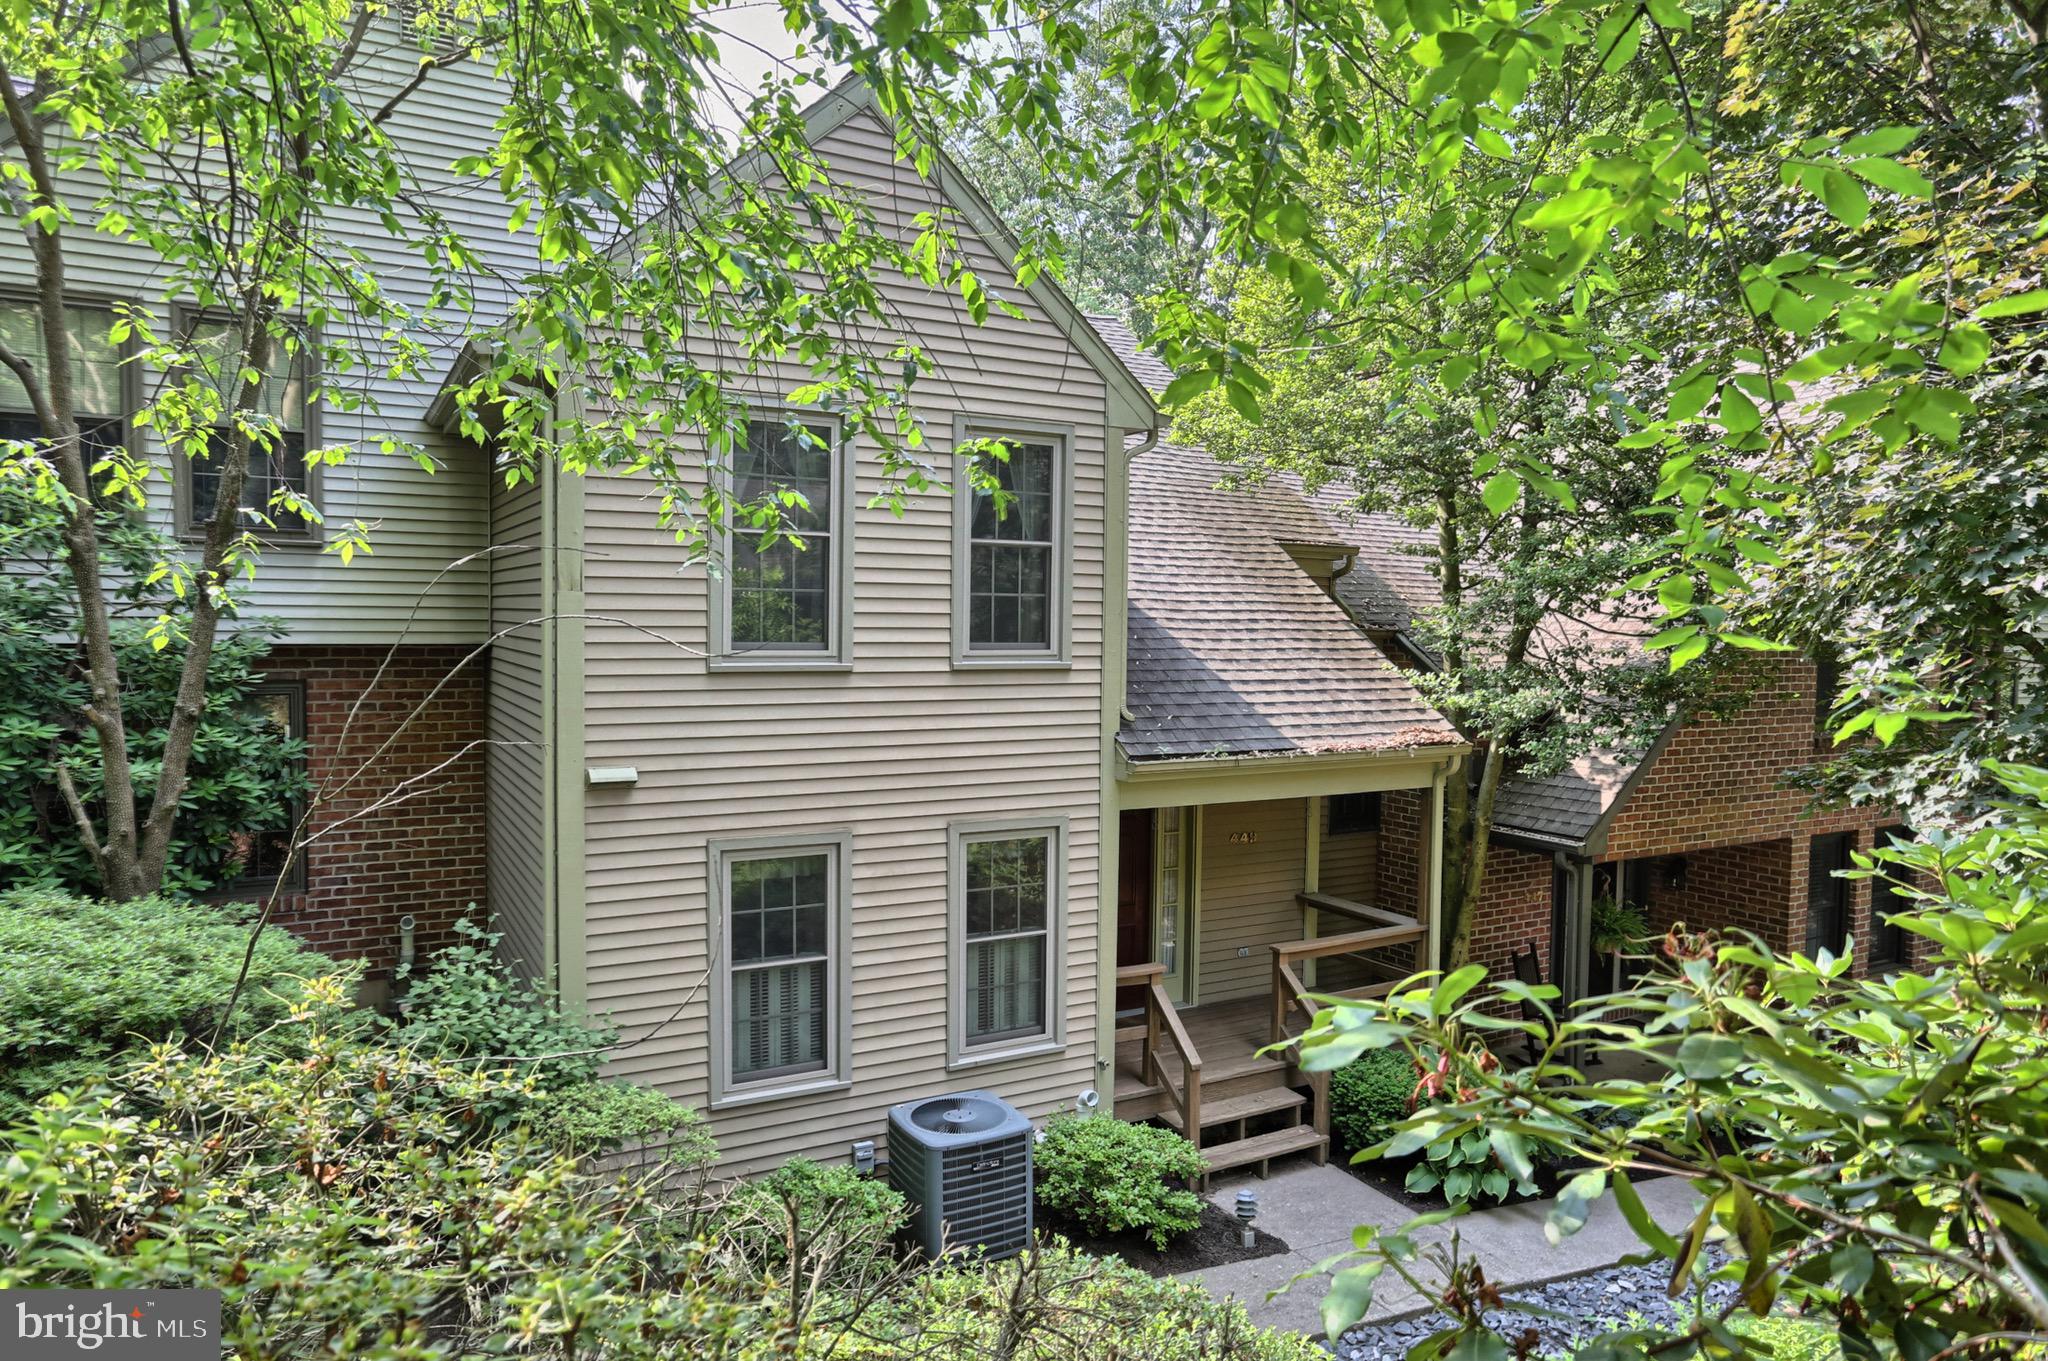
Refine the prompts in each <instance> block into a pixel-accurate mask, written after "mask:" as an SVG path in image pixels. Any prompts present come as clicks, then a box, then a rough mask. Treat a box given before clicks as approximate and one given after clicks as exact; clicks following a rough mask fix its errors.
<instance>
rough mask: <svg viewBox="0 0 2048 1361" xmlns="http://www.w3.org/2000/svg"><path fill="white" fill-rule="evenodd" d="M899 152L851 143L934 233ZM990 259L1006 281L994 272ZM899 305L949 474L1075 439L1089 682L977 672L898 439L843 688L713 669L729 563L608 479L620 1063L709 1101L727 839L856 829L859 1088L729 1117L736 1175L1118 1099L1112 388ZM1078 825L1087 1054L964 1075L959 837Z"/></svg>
mask: <svg viewBox="0 0 2048 1361" xmlns="http://www.w3.org/2000/svg"><path fill="white" fill-rule="evenodd" d="M884 137H885V134H884V133H883V132H882V131H881V130H880V128H879V127H878V126H877V125H875V124H872V123H869V122H867V121H866V120H865V119H864V118H863V119H857V120H856V121H855V122H854V123H852V124H849V125H848V127H847V128H846V129H843V130H841V132H839V133H838V134H835V136H834V137H833V138H832V139H831V140H830V141H829V142H828V143H827V145H826V151H827V154H828V155H829V156H831V157H832V158H833V159H834V161H835V163H836V164H837V165H839V167H840V169H841V171H842V173H849V172H853V171H859V172H861V173H862V174H864V175H865V176H866V177H867V179H868V181H869V182H870V184H871V186H872V187H873V189H874V190H875V191H876V193H877V201H878V202H888V201H895V202H897V203H899V205H900V207H899V209H898V210H897V211H898V212H899V215H900V216H901V217H902V218H903V219H904V220H906V221H907V218H908V215H909V214H911V213H913V212H915V211H919V210H921V209H922V208H924V207H926V206H928V205H929V199H928V197H926V196H925V193H924V191H922V190H920V189H917V188H916V183H915V177H914V176H913V175H911V173H910V172H909V171H907V170H904V171H901V172H900V173H899V172H897V171H896V170H894V169H892V168H891V167H890V165H889V157H888V154H887V149H886V142H885V141H883V140H882V139H883V138H884ZM869 143H874V144H875V145H869ZM981 266H982V268H983V269H984V270H986V271H989V272H990V273H991V274H992V275H993V274H996V272H997V271H998V269H999V267H998V265H997V263H996V261H995V260H994V258H993V257H990V256H986V254H985V253H984V258H983V259H982V261H981ZM998 277H1000V276H998ZM892 302H893V303H894V304H895V305H896V307H897V310H898V313H899V315H900V318H901V324H902V325H903V326H904V327H905V328H906V333H907V334H912V335H915V337H916V339H917V341H918V342H919V343H920V344H921V345H922V346H923V347H924V349H925V350H926V352H927V353H928V354H929V355H930V356H931V358H932V359H933V361H934V362H935V363H936V364H937V366H938V370H937V372H935V373H931V374H928V375H927V376H925V377H923V378H921V379H920V380H919V382H918V386H917V394H918V401H919V405H920V412H919V414H920V417H921V419H922V420H923V422H924V426H925V430H926V432H927V436H928V438H929V439H930V445H929V446H928V449H929V450H930V452H931V454H932V456H933V457H935V458H940V459H943V458H945V456H946V454H947V452H948V450H949V449H950V446H951V441H952V431H953V422H954V419H955V418H956V417H957V416H965V417H969V418H972V419H975V420H987V421H993V422H996V423H1000V422H1001V421H1002V420H1003V419H1005V418H1011V419H1019V420H1029V421H1038V422H1048V423H1054V424H1059V425H1067V426H1071V427H1073V430H1074V451H1073V452H1074V460H1073V462H1074V470H1075V477H1074V481H1075V486H1074V489H1073V490H1074V496H1073V512H1074V519H1073V535H1072V540H1073V554H1072V558H1073V561H1072V566H1071V571H1072V589H1073V604H1072V617H1073V628H1072V665H1071V666H1070V667H1066V668H1052V669H1039V670H1025V669H1015V668H1012V669H1004V670H992V671H991V670H956V669H954V668H953V666H952V665H951V659H952V646H953V639H952V554H953V538H952V506H951V502H950V498H949V497H947V496H946V495H944V494H941V493H928V494H921V495H915V496H912V497H911V499H910V502H909V505H908V508H907V510H906V512H905V513H904V515H903V516H902V517H901V518H898V517H896V516H894V515H892V514H890V513H889V511H888V510H886V509H881V508H877V509H870V508H868V506H867V501H868V500H869V498H870V497H872V496H874V495H876V494H877V493H879V492H881V491H882V490H883V483H882V480H881V478H880V475H879V467H878V462H877V451H876V450H875V449H874V448H873V447H872V446H869V445H866V444H857V445H856V446H855V457H856V460H857V462H856V470H857V475H858V488H857V492H856V497H855V507H856V509H855V516H854V519H855V528H854V545H855V547H854V555H855V567H854V582H855V587H854V592H853V594H854V602H853V659H854V661H853V666H852V668H851V669H850V670H848V671H843V672H810V673H803V672H787V671H783V672H731V671H723V672H716V673H709V674H707V672H706V669H705V666H704V663H703V661H702V659H701V655H700V653H701V649H703V648H704V646H705V645H706V637H707V614H706V606H707V589H706V578H705V573H704V570H703V569H702V568H701V567H698V566H691V565H688V563H687V557H686V554H685V553H684V552H683V550H681V549H679V548H678V547H677V546H676V544H675V543H674V541H673V539H672V537H671V536H670V535H668V534H667V533H665V532H663V531H662V530H660V529H659V528H657V527H656V526H655V524H654V519H653V506H652V502H651V498H650V496H649V491H650V488H649V486H648V485H647V484H646V483H644V482H640V481H634V480H624V479H593V480H592V481H591V482H590V484H589V485H588V488H587V491H588V507H587V514H586V521H585V523H586V534H587V539H586V543H587V546H588V549H589V554H590V555H589V558H588V559H587V569H586V578H585V581H586V588H587V592H588V594H587V606H588V609H589V611H590V613H591V615H592V616H594V617H593V619H592V621H591V622H590V624H589V626H588V630H587V641H586V647H585V681H586V696H587V698H586V704H585V715H586V723H587V734H586V741H587V750H586V760H587V763H588V764H590V765H633V766H637V767H638V769H639V772H640V779H639V783H638V785H637V786H635V787H634V788H631V789H625V790H596V791H591V792H590V793H589V794H588V796H587V798H586V803H585V818H584V823H585V837H586V851H585V853H586V863H587V867H588V869H587V878H588V897H587V906H586V921H587V939H588V999H589V1005H590V1007H591V1009H592V1010H593V1011H600V1012H609V1013H610V1014H611V1015H612V1017H613V1019H614V1020H615V1021H617V1022H618V1023H620V1024H621V1025H623V1026H624V1027H625V1030H626V1045H625V1047H624V1048H622V1049H620V1050H619V1051H618V1052H617V1054H616V1056H615V1058H614V1060H613V1065H612V1066H613V1071H615V1072H616V1073H618V1074H619V1075H621V1076H627V1077H633V1078H637V1079H640V1080H642V1081H646V1082H651V1083H656V1084H659V1085H660V1086H661V1087H662V1088H663V1089H664V1090H666V1091H668V1092H670V1093H672V1094H673V1095H675V1096H677V1097H679V1098H681V1099H683V1100H685V1101H688V1102H691V1103H693V1104H697V1105H700V1106H702V1105H704V1104H706V1103H707V1102H708V1100H709V1095H710V1079H711V1074H710V1071H709V1062H710V1054H709V1046H708V1044H707V1025H708V1017H707V1011H708V1000H709V999H708V984H707V983H706V981H705V980H706V977H707V971H708V970H709V969H710V967H711V965H712V962H713V960H712V953H711V950H710V946H709V942H708V940H707V936H708V931H707V894H706V883H705V866H706V863H707V861H706V845H707V843H709V842H711V841H715V840H722V839H726V838H736V837H761V836H779V835H783V834H787V835H789V836H791V837H793V838H801V837H805V836H809V835H814V834H817V833H822V832H835V831H840V830H844V831H847V832H849V833H850V834H851V838H852V902H851V907H850V911H851V933H850V934H851V940H852V983H851V997H850V999H847V1000H848V1004H849V1005H850V1006H851V1008H852V1015H851V1027H850V1028H851V1034H852V1055H851V1079H852V1082H851V1086H850V1087H849V1088H847V1089H845V1090H840V1091H833V1092H829V1093H826V1094H823V1095H817V1096H811V1097H804V1098H789V1099H778V1100H771V1101H767V1102H764V1103H761V1104H755V1105H738V1106H732V1107H729V1108H726V1109H720V1110H717V1111H714V1112H712V1123H713V1128H714V1131H715V1132H716V1134H717V1135H718V1138H719V1141H720V1144H721V1146H722V1147H723V1148H724V1149H725V1150H726V1153H727V1157H726V1160H725V1163H724V1167H725V1168H727V1169H729V1170H733V1171H758V1170H761V1169H764V1168H766V1167H769V1166H773V1165H775V1164H776V1163H779V1162H781V1161H783V1160H784V1159H786V1158H788V1157H790V1156H792V1155H795V1154H806V1155H809V1156H812V1157H817V1158H829V1159H834V1160H843V1159H844V1158H845V1157H846V1154H847V1151H848V1145H849V1144H850V1143H851V1142H852V1141H853V1140H856V1139H864V1138H875V1139H879V1138H881V1137H882V1135H883V1133H884V1121H885V1113H886V1111H887V1108H888V1107H889V1106H891V1105H893V1104H895V1103H896V1102H899V1101H903V1100H907V1099H909V1098H911V1097H915V1096H920V1095H936V1094H939V1093H943V1092H948V1091H958V1090H964V1089H969V1088H977V1087H981V1088H988V1089H990V1090H993V1091H995V1092H997V1093H999V1094H1000V1095H1002V1096H1004V1097H1006V1098H1008V1099H1009V1100H1011V1101H1014V1102H1016V1103H1018V1104H1019V1105H1021V1106H1023V1107H1024V1108H1025V1109H1026V1110H1027V1111H1028V1112H1029V1113H1030V1114H1032V1115H1033V1116H1043V1115H1045V1114H1047V1113H1049V1112H1050V1111H1052V1110H1054V1109H1061V1108H1065V1107H1067V1106H1069V1105H1070V1104H1071V1103H1072V1102H1073V1100H1074V1098H1075V1096H1076V1095H1077V1094H1078V1093H1079V1092H1080V1091H1081V1090H1082V1089H1083V1088H1085V1087H1090V1086H1095V1085H1098V1083H1099V1082H1100V1081H1102V1080H1103V1078H1102V1075H1100V1074H1098V1073H1097V1071H1096V1069H1095V1055H1094V1027H1095V958H1096V904H1097V900H1098V885H1099V872H1098V859H1099V844H1100V827H1099V807H1100V800H1101V761H1102V746H1101V743H1102V736H1101V705H1102V649H1103V633H1102V591H1103V551H1104V537H1105V536H1104V528H1105V527H1104V521H1103V504H1104V495H1105V492H1104V475H1105V463H1104V434H1103V407H1104V400H1105V393H1104V390H1103V387H1102V383H1101V380H1100V378H1099V377H1098V375H1097V374H1096V373H1095V372H1094V370H1093V369H1091V368H1090V367H1089V366H1088V364H1087V363H1086V362H1085V361H1084V360H1083V359H1082V358H1081V356H1080V355H1078V354H1076V353H1075V352H1074V351H1073V349H1072V347H1071V345H1070V344H1069V343H1068V341H1067V340H1066V339H1065V337H1064V336H1062V335H1061V334H1060V333H1059V331H1058V330H1057V329H1056V328H1055V327H1053V326H1052V325H1051V324H1050V323H1049V322H1048V321H1047V320H1045V319H1044V318H1043V316H1041V315H1040V314H1039V313H1038V311H1037V310H1036V309H1035V308H1027V313H1028V318H1027V320H1025V321H1022V322H1020V321H1016V320H1014V319H1011V318H1005V317H992V318H991V320H990V323H989V325H987V326H986V327H976V326H974V325H973V324H972V323H971V322H970V321H969V320H968V319H967V318H966V317H965V316H964V314H962V313H960V311H959V309H958V305H957V303H956V302H954V301H952V300H950V299H947V298H945V297H943V296H932V295H924V294H921V293H919V292H917V291H915V290H914V289H913V288H912V287H911V286H909V285H894V286H892ZM800 381H802V378H801V375H799V374H797V373H796V372H794V371H790V372H786V373H783V374H780V375H774V376H770V377H764V378H762V379H761V380H759V382H758V385H757V387H756V389H755V391H756V395H757V396H758V398H760V399H761V400H764V401H772V400H774V399H776V398H779V397H781V396H782V395H783V394H784V393H786V392H787V391H788V390H789V388H790V387H793V386H794V385H796V384H797V383H798V382H800ZM606 617H612V618H616V619H619V620H623V621H627V622H628V623H630V624H632V625H636V626H639V627H640V628H644V629H648V630H652V631H654V632H655V633H657V634H659V635H661V636H662V638H664V639H667V640H670V642H672V643H673V644H674V645H673V646H672V645H669V643H664V642H662V641H657V640H655V639H653V638H650V637H648V636H647V635H646V634H644V633H639V632H636V631H634V630H633V629H629V628H626V627H622V626H620V625H618V624H612V623H607V622H604V619H605V618H606ZM1055 817H1063V818H1065V819H1066V823H1067V860H1066V866H1065V875H1066V893H1065V901H1066V905H1067V922H1066V952H1065V969H1064V979H1063V984H1064V996H1063V998H1062V999H1060V1001H1061V1002H1063V1005H1064V1012H1065V1015H1064V1018H1063V1019H1064V1026H1065V1034H1066V1044H1065V1046H1064V1048H1063V1049H1062V1050H1061V1051H1059V1052H1056V1053H1051V1054H1042V1055H1038V1056H1034V1057H1029V1058H1021V1059H1016V1060H1011V1061H1006V1062H1001V1063H995V1064H989V1065H986V1066H979V1067H971V1068H961V1069H958V1070H954V1071H949V1070H948V1069H947V1065H946V1059H947V987H948V981H947V939H948V938H947V931H948V904H947V895H948V886H947V880H946V875H947V853H948V846H949V825H950V824H952V823H955V822H966V821H986V820H992V819H1014V820H1017V821H1020V822H1028V821H1031V820H1036V819H1052V818H1055ZM678 1008H680V1010H678Z"/></svg>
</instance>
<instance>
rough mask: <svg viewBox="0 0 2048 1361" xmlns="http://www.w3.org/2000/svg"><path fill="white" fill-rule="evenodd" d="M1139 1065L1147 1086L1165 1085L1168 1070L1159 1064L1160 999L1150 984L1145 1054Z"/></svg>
mask: <svg viewBox="0 0 2048 1361" xmlns="http://www.w3.org/2000/svg"><path fill="white" fill-rule="evenodd" d="M1138 1067H1139V1070H1140V1073H1141V1075H1142V1076H1143V1077H1144V1079H1145V1084H1146V1085H1147V1086H1150V1087H1158V1086H1163V1085H1165V1082H1166V1071H1165V1070H1164V1069H1163V1068H1161V1067H1160V1066H1159V999H1158V998H1157V997H1155V996H1154V995H1153V989H1152V988H1151V987H1150V986H1149V985H1148V986H1147V987H1146V989H1145V1055H1144V1062H1143V1063H1141V1064H1139V1065H1138Z"/></svg>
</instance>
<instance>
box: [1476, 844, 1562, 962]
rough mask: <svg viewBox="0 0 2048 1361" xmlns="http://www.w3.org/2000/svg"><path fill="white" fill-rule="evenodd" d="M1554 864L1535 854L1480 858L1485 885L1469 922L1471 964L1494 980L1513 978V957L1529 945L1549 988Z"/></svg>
mask: <svg viewBox="0 0 2048 1361" xmlns="http://www.w3.org/2000/svg"><path fill="white" fill-rule="evenodd" d="M1555 869H1556V866H1555V862H1553V861H1552V859H1551V858H1550V857H1549V856H1547V855H1543V854H1541V853H1539V852H1535V851H1522V850H1516V849H1514V848H1513V847H1510V846H1494V847H1491V848H1489V849H1488V851H1487V853H1486V880H1485V882H1484V883H1483V884H1481V885H1480V889H1479V910H1478V911H1477V912H1476V913H1475V914H1474V915H1473V919H1472V953H1471V955H1470V958H1471V960H1472V962H1473V963H1475V964H1484V965H1485V966H1486V972H1487V976H1488V977H1489V978H1493V979H1496V980H1500V979H1508V978H1513V977H1514V976H1515V968H1514V957H1515V951H1517V950H1519V949H1521V948H1522V947H1523V946H1524V945H1527V944H1529V943H1531V942H1534V943H1535V946H1536V956H1537V958H1538V959H1540V960H1542V961H1543V979H1544V981H1545V982H1555V981H1556V977H1557V976H1556V974H1554V973H1553V972H1552V971H1551V967H1550V915H1551V895H1552V887H1551V881H1552V876H1553V874H1554V871H1555Z"/></svg>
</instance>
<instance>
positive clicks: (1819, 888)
mask: <svg viewBox="0 0 2048 1361" xmlns="http://www.w3.org/2000/svg"><path fill="white" fill-rule="evenodd" d="M1855 842H1856V836H1855V833H1853V832H1836V833H1834V834H1833V835H1830V836H1817V837H1815V838H1814V839H1813V842H1812V846H1811V849H1810V851H1809V852H1808V857H1807V871H1806V953H1807V954H1808V955H1818V954H1819V953H1820V952H1821V951H1822V950H1828V951H1831V952H1833V953H1834V954H1836V955H1840V954H1841V953H1842V951H1843V949H1844V948H1845V947H1846V946H1847V945H1848V941H1849V881H1848V880H1847V879H1843V878H1839V877H1837V874H1836V871H1838V870H1845V869H1848V868H1849V848H1850V847H1851V846H1853V845H1854V844H1855Z"/></svg>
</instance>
